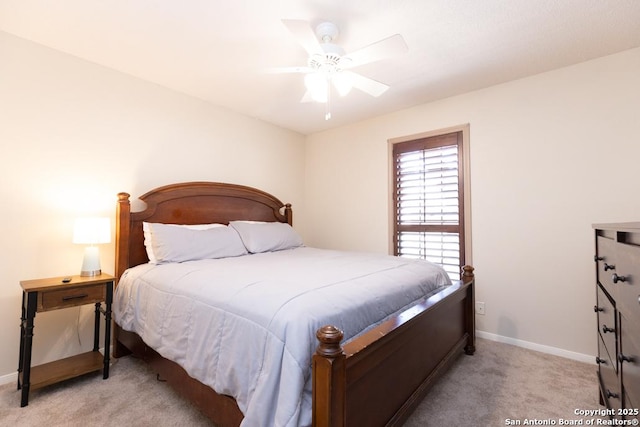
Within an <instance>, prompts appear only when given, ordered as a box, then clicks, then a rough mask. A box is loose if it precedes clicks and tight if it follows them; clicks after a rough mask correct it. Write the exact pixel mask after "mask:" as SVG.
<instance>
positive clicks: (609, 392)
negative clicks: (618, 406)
mask: <svg viewBox="0 0 640 427" xmlns="http://www.w3.org/2000/svg"><path fill="white" fill-rule="evenodd" d="M612 397H613V398H614V399H617V398H618V397H620V396H619V395H618V393H613V392H612V391H611V390H609V389H607V399H611V398H612Z"/></svg>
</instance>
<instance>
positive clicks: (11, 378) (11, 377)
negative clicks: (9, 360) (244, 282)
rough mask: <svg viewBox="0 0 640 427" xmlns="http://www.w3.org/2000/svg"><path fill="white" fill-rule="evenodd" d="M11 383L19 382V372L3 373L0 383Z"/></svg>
mask: <svg viewBox="0 0 640 427" xmlns="http://www.w3.org/2000/svg"><path fill="white" fill-rule="evenodd" d="M9 383H14V384H16V387H17V384H18V373H17V372H14V373H12V374H7V375H2V376H0V385H5V384H9Z"/></svg>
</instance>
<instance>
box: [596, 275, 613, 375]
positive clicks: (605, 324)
mask: <svg viewBox="0 0 640 427" xmlns="http://www.w3.org/2000/svg"><path fill="white" fill-rule="evenodd" d="M596 288H597V289H598V295H597V297H598V300H597V305H596V307H595V309H596V311H597V313H598V331H599V332H600V335H601V337H602V341H603V342H604V346H605V347H606V350H607V352H608V354H609V356H610V358H611V359H613V360H615V357H616V353H617V347H616V330H617V329H618V324H617V323H618V322H616V310H615V308H614V305H613V302H612V301H611V300H610V299H609V296H608V295H607V294H605V292H604V291H603V290H602V288H601V287H600V285H598V286H596ZM614 368H616V366H615V364H614ZM616 370H617V368H616Z"/></svg>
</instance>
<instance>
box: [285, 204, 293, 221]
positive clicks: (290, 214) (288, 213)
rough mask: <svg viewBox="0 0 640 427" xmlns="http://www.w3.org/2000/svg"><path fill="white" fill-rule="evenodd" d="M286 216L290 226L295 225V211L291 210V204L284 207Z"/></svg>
mask: <svg viewBox="0 0 640 427" xmlns="http://www.w3.org/2000/svg"><path fill="white" fill-rule="evenodd" d="M284 216H285V217H286V218H287V222H288V223H289V225H293V211H292V210H291V203H287V204H286V205H284Z"/></svg>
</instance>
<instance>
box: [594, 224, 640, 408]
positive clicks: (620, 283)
mask: <svg viewBox="0 0 640 427" xmlns="http://www.w3.org/2000/svg"><path fill="white" fill-rule="evenodd" d="M593 228H594V230H595V240H596V255H595V261H596V265H597V267H596V278H597V285H596V295H597V305H596V306H595V307H594V310H595V312H596V314H597V318H598V356H597V358H596V362H597V363H598V379H599V381H600V403H602V404H603V405H606V406H607V408H608V409H611V411H610V412H611V414H612V415H613V416H614V417H615V418H621V419H625V418H626V419H636V418H638V408H640V222H633V223H618V224H595V225H594V226H593Z"/></svg>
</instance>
